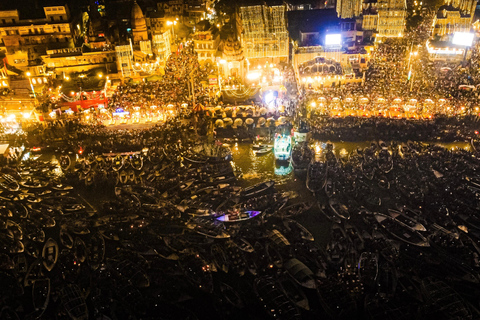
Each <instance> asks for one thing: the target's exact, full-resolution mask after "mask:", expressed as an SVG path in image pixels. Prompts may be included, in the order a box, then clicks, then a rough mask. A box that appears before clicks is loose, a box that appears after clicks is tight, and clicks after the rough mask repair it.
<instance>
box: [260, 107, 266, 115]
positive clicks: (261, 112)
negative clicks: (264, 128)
mask: <svg viewBox="0 0 480 320" xmlns="http://www.w3.org/2000/svg"><path fill="white" fill-rule="evenodd" d="M260 114H261V115H262V116H263V115H265V114H267V108H265V107H262V108H260Z"/></svg>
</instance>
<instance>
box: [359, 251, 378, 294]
mask: <svg viewBox="0 0 480 320" xmlns="http://www.w3.org/2000/svg"><path fill="white" fill-rule="evenodd" d="M357 268H358V277H359V279H360V281H361V282H362V283H363V284H364V285H365V286H368V287H371V288H373V287H374V286H375V284H376V281H377V277H378V253H375V252H368V251H366V252H362V254H361V255H360V258H359V259H358V265H357Z"/></svg>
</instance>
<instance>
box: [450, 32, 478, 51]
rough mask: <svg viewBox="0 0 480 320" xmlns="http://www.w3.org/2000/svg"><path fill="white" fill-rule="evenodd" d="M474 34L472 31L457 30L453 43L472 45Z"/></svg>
mask: <svg viewBox="0 0 480 320" xmlns="http://www.w3.org/2000/svg"><path fill="white" fill-rule="evenodd" d="M473 36H474V34H473V33H470V32H455V33H454V34H453V40H452V43H453V44H456V45H459V46H466V47H470V46H471V45H472V42H473Z"/></svg>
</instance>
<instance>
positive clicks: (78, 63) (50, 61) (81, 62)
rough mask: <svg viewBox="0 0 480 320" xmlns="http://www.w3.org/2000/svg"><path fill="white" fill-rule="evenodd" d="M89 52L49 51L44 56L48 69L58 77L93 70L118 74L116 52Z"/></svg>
mask: <svg viewBox="0 0 480 320" xmlns="http://www.w3.org/2000/svg"><path fill="white" fill-rule="evenodd" d="M105 49H106V48H101V49H98V50H88V48H87V47H75V48H66V49H53V50H47V52H46V54H45V55H42V60H43V62H45V65H46V67H47V68H48V69H49V70H51V71H53V72H54V73H55V74H56V75H63V74H66V75H68V74H70V73H72V72H88V71H89V70H92V69H97V68H102V69H104V70H105V71H106V72H107V73H116V69H117V68H116V61H115V51H114V50H113V48H112V49H109V50H105Z"/></svg>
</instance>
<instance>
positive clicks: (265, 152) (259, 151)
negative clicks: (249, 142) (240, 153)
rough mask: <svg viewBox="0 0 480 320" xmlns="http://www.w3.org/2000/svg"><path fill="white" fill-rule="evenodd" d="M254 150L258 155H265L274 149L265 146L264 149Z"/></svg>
mask: <svg viewBox="0 0 480 320" xmlns="http://www.w3.org/2000/svg"><path fill="white" fill-rule="evenodd" d="M253 152H254V153H255V155H256V156H263V155H265V154H267V153H270V152H272V149H271V148H263V149H259V150H255V151H253Z"/></svg>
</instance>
